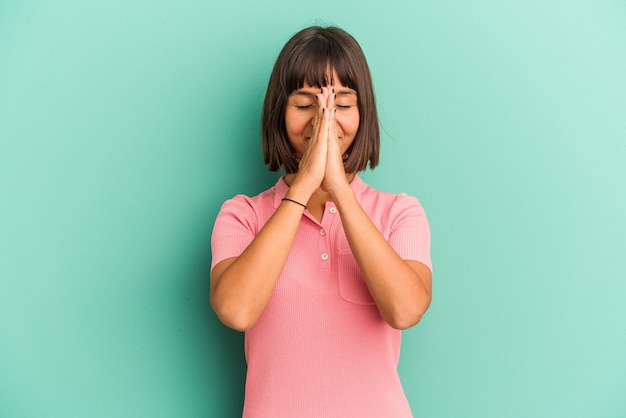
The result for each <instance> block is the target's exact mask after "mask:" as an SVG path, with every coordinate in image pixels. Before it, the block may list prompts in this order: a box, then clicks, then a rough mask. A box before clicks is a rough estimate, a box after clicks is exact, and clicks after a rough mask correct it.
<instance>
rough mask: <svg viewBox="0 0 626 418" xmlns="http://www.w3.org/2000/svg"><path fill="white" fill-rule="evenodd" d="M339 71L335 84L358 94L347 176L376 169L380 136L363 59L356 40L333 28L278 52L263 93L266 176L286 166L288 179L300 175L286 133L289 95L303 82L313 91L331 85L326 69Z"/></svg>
mask: <svg viewBox="0 0 626 418" xmlns="http://www.w3.org/2000/svg"><path fill="white" fill-rule="evenodd" d="M329 65H330V68H331V69H334V70H336V71H337V75H338V76H339V81H340V82H341V84H343V85H344V86H346V87H348V88H351V89H352V90H354V91H356V93H357V105H358V108H359V128H358V130H357V133H356V136H355V138H354V142H353V143H352V145H351V146H350V149H349V150H348V153H349V157H348V159H347V160H346V161H345V162H344V166H345V169H346V172H347V173H356V172H358V171H363V170H365V169H366V168H367V166H368V163H369V167H370V168H374V167H376V165H378V154H379V150H380V132H379V127H378V114H377V112H376V102H375V100H374V88H373V85H372V77H371V75H370V71H369V67H368V66H367V61H366V60H365V55H364V54H363V51H362V50H361V47H360V46H359V44H358V43H357V41H356V40H355V39H354V38H353V37H352V36H351V35H350V34H348V33H347V32H345V31H344V30H342V29H339V28H337V27H327V28H323V27H320V26H312V27H309V28H306V29H303V30H301V31H300V32H298V33H296V34H295V35H294V36H293V37H292V38H291V39H290V40H289V41H288V42H287V44H285V46H284V47H283V49H282V51H281V52H280V54H279V56H278V59H277V60H276V64H275V65H274V69H273V70H272V75H271V76H270V81H269V84H268V86H267V92H266V94H265V102H264V103H263V113H262V115H261V132H262V145H263V159H264V162H265V164H267V165H268V169H269V170H270V171H277V170H278V169H280V166H281V165H283V166H284V167H285V172H286V173H287V174H291V173H295V172H297V171H298V161H297V160H296V156H295V151H294V149H293V147H292V146H291V144H290V143H289V138H288V136H287V131H286V128H285V109H286V107H287V100H288V99H289V95H290V94H291V93H292V92H294V91H295V90H298V89H301V88H302V87H303V86H304V82H305V81H306V82H307V83H308V84H309V85H311V86H314V87H320V88H321V87H322V86H326V85H328V84H331V85H332V84H334V80H332V79H331V80H328V77H329V76H330V77H332V71H331V74H330V75H329V74H328V68H329Z"/></svg>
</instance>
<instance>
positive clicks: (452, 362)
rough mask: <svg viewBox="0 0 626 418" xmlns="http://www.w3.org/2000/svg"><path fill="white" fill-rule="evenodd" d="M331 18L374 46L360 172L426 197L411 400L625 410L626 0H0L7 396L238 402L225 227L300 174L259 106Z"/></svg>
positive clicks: (427, 410) (40, 417)
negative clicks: (267, 152)
mask: <svg viewBox="0 0 626 418" xmlns="http://www.w3.org/2000/svg"><path fill="white" fill-rule="evenodd" d="M312 24H335V25H338V26H341V27H343V28H344V29H346V30H348V31H349V32H350V33H352V34H353V35H354V36H355V37H356V39H357V40H358V41H359V42H360V44H361V46H362V47H363V50H364V51H365V54H366V56H367V57H368V60H369V63H370V66H371V70H372V75H373V78H374V84H375V89H376V95H377V99H378V103H379V111H380V120H381V123H382V127H383V136H382V155H381V163H380V167H379V168H377V169H376V170H374V171H373V172H367V173H365V174H364V175H363V178H364V179H365V180H366V181H367V182H369V183H370V184H371V185H373V186H375V187H377V188H380V189H384V190H388V191H393V192H406V193H409V194H412V195H414V196H417V197H418V198H419V199H420V201H421V203H422V204H423V206H424V207H425V209H426V211H427V214H428V216H429V220H430V224H431V228H432V234H433V241H432V258H433V262H434V300H433V304H432V306H431V308H430V310H429V312H428V313H427V314H426V316H425V317H424V319H423V320H422V322H421V323H420V324H419V325H418V326H417V327H415V328H412V329H410V330H408V331H406V332H405V333H404V339H403V344H402V357H401V361H400V366H399V372H400V375H401V378H402V381H403V383H404V386H405V390H406V394H407V397H408V398H409V401H410V403H411V405H412V408H413V412H414V414H415V416H416V417H442V418H456V417H463V418H474V417H476V418H502V417H506V418H527V417H547V418H554V417H567V418H577V417H580V418H582V417H593V418H618V417H624V416H626V396H625V395H626V302H625V300H626V244H625V237H626V221H625V217H624V215H625V207H626V169H625V168H624V166H625V165H626V163H625V162H626V4H625V3H624V1H618V0H614V1H608V0H607V1H605V0H586V1H585V0H582V1H564V0H563V1H558V0H553V1H550V0H548V1H544V0H541V1H539V0H531V1H528V0H524V1H521V0H520V1H496V0H477V1H471V2H470V1H439V2H426V1H415V2H408V1H407V2H400V1H386V2H381V1H363V0H344V1H340V2H339V1H338V2H331V1H327V0H321V1H318V2H315V3H306V4H305V3H302V4H300V3H298V2H287V1H283V2H281V1H278V0H267V1H259V2H252V1H250V2H247V3H246V2H237V1H229V2H227V1H218V0H212V1H207V0H204V1H200V0H190V1H184V2H177V1H171V0H158V1H152V0H150V1H148V0H138V1H133V2H128V1H121V0H113V1H106V2H84V1H77V0H76V1H73V0H65V1H62V0H57V1H54V0H49V1H46V0H41V1H28V0H19V1H18V0H14V1H11V0H4V1H2V2H0V416H1V417H2V418H31V417H36V418H83V417H96V418H99V417H103V418H104V417H107V418H108V417H151V418H155V417H163V418H169V417H215V418H233V417H237V416H239V415H240V413H241V406H242V400H243V387H244V386H243V385H244V377H245V361H244V357H243V335H242V334H239V333H237V332H234V331H231V330H229V329H227V328H226V327H224V326H223V325H222V324H221V323H220V322H219V320H218V319H217V317H216V316H215V314H214V313H213V312H212V310H211V308H210V306H209V302H208V292H209V265H210V256H211V254H210V244H209V242H210V235H211V230H212V225H213V221H214V219H215V216H216V214H217V212H218V210H219V208H220V206H221V204H222V202H223V201H224V200H226V199H227V198H230V197H232V196H233V195H235V194H237V193H246V194H256V193H258V192H260V191H262V190H264V189H266V188H267V187H269V186H270V185H272V184H273V183H274V181H275V179H276V178H277V176H278V174H276V173H269V172H267V170H266V168H265V166H264V165H263V163H262V157H261V152H260V138H259V116H260V109H261V103H262V100H263V96H264V93H265V88H266V86H267V80H268V77H269V74H270V71H271V68H272V65H273V63H274V60H275V59H276V57H277V55H278V52H279V50H280V48H281V47H282V46H283V44H284V43H285V42H286V41H287V39H288V38H289V37H291V35H293V34H294V33H295V32H297V31H298V30H300V29H302V28H303V27H305V26H309V25H312Z"/></svg>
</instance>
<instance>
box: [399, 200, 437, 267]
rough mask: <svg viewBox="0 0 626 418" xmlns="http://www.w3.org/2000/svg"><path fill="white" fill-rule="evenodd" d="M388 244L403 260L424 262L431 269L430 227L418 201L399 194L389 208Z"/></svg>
mask: <svg viewBox="0 0 626 418" xmlns="http://www.w3.org/2000/svg"><path fill="white" fill-rule="evenodd" d="M390 214H391V218H390V219H391V225H390V231H389V245H391V247H392V248H393V249H394V250H395V251H396V252H397V253H398V255H399V256H400V257H401V258H402V259H403V260H414V261H419V262H420V263H422V264H425V265H426V266H427V267H428V268H429V269H430V270H431V271H432V269H433V268H432V262H431V259H430V227H429V225H428V219H427V218H426V213H425V212H424V208H422V206H421V205H420V203H419V201H418V200H417V199H416V198H414V197H412V196H408V195H406V194H399V195H398V196H397V198H396V200H395V202H394V203H393V205H392V207H391V210H390Z"/></svg>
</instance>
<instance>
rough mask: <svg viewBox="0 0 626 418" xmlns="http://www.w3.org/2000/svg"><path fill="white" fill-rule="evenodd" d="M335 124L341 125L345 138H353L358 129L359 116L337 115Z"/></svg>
mask: <svg viewBox="0 0 626 418" xmlns="http://www.w3.org/2000/svg"><path fill="white" fill-rule="evenodd" d="M337 123H339V125H341V129H342V130H343V132H344V134H345V135H347V136H354V135H356V132H357V131H358V129H359V114H358V113H356V114H354V113H351V114H349V113H346V114H343V115H340V114H338V115H337Z"/></svg>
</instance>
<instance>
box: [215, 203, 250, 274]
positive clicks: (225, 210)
mask: <svg viewBox="0 0 626 418" xmlns="http://www.w3.org/2000/svg"><path fill="white" fill-rule="evenodd" d="M257 233H258V219H257V216H256V213H255V211H254V208H253V206H252V205H251V202H250V199H249V198H248V197H246V196H243V195H238V196H235V197H234V198H232V199H230V200H227V201H226V202H224V204H223V205H222V208H221V209H220V211H219V213H218V214H217V218H216V220H215V225H214V226H213V234H212V236H211V256H212V259H211V270H213V267H215V265H216V264H217V263H219V262H220V261H222V260H225V259H227V258H232V257H239V256H240V255H241V253H242V252H243V251H244V250H245V249H246V248H247V247H248V245H249V244H250V243H251V242H252V240H253V239H254V237H255V236H256V234H257Z"/></svg>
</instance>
